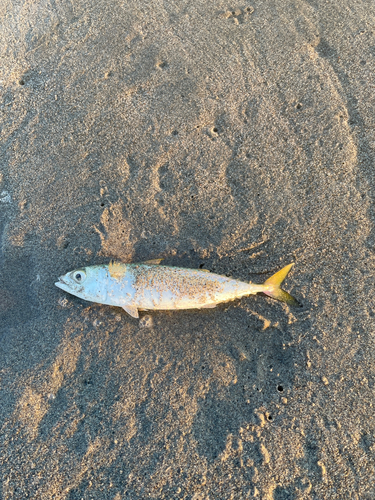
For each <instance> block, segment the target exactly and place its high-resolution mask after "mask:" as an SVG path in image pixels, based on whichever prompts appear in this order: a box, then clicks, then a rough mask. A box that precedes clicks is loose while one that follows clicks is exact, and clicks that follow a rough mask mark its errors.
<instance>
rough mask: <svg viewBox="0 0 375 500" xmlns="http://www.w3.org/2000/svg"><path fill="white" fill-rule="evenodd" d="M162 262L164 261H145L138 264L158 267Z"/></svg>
mask: <svg viewBox="0 0 375 500" xmlns="http://www.w3.org/2000/svg"><path fill="white" fill-rule="evenodd" d="M162 260H164V259H151V260H145V261H144V262H140V264H147V265H149V266H158V265H159V264H160V262H161V261H162Z"/></svg>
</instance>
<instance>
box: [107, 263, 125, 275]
mask: <svg viewBox="0 0 375 500" xmlns="http://www.w3.org/2000/svg"><path fill="white" fill-rule="evenodd" d="M108 271H109V274H110V276H111V277H112V278H115V279H116V280H120V279H121V278H122V277H123V276H124V274H125V273H126V264H123V263H122V262H114V261H113V260H112V261H111V262H110V263H109V264H108Z"/></svg>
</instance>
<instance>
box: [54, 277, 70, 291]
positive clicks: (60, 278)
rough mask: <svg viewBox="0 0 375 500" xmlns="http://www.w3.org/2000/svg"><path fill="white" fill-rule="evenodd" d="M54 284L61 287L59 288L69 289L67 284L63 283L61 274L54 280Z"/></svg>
mask: <svg viewBox="0 0 375 500" xmlns="http://www.w3.org/2000/svg"><path fill="white" fill-rule="evenodd" d="M55 285H56V286H57V288H61V290H64V291H65V292H67V291H69V285H67V284H66V283H65V281H64V280H63V279H62V277H61V276H60V277H59V281H56V283H55Z"/></svg>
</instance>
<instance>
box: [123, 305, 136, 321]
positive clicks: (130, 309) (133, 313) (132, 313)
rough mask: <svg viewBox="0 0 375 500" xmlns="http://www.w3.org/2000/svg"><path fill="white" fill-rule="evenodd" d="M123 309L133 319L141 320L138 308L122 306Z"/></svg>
mask: <svg viewBox="0 0 375 500" xmlns="http://www.w3.org/2000/svg"><path fill="white" fill-rule="evenodd" d="M122 308H123V309H124V311H125V312H127V313H128V314H129V315H130V316H132V317H133V318H139V314H138V308H137V306H122Z"/></svg>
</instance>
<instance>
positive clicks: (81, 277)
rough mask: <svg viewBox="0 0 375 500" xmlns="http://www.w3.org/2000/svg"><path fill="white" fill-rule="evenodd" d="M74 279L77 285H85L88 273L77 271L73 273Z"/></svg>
mask: <svg viewBox="0 0 375 500" xmlns="http://www.w3.org/2000/svg"><path fill="white" fill-rule="evenodd" d="M73 279H74V281H76V282H77V283H83V282H84V281H85V279H86V273H85V272H84V271H75V272H74V273H73Z"/></svg>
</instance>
